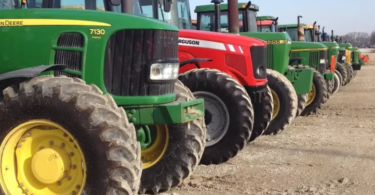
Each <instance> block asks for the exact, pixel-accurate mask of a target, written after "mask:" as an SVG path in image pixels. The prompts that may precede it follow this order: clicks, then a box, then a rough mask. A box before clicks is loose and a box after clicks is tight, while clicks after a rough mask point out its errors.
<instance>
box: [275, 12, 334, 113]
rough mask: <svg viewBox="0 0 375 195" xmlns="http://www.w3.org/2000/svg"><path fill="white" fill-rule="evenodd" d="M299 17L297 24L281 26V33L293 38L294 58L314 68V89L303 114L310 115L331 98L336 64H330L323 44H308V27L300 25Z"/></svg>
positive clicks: (279, 28) (279, 29) (292, 54)
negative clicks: (306, 39)
mask: <svg viewBox="0 0 375 195" xmlns="http://www.w3.org/2000/svg"><path fill="white" fill-rule="evenodd" d="M301 17H302V16H298V17H297V18H298V23H297V24H286V25H279V26H278V31H279V32H287V33H288V34H289V36H290V37H291V38H292V53H291V56H292V57H296V58H299V59H300V63H301V64H303V65H305V66H309V67H312V68H314V78H313V88H312V90H311V91H310V93H309V98H308V101H307V104H308V105H307V106H306V108H305V110H304V111H303V112H305V113H302V114H305V115H310V114H312V113H316V112H317V111H318V109H320V108H321V106H322V105H323V104H325V103H326V101H327V99H328V98H329V95H330V91H331V90H329V86H331V87H332V85H331V83H332V80H333V78H334V74H333V73H332V72H334V70H333V69H334V67H333V66H334V64H329V63H328V51H327V50H328V48H327V47H326V46H325V45H323V44H321V43H313V42H306V41H305V36H306V37H308V36H310V35H309V34H308V33H309V31H306V33H307V34H306V35H305V30H306V27H307V25H305V24H302V23H300V18H301Z"/></svg>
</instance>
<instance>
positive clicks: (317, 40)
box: [315, 34, 320, 42]
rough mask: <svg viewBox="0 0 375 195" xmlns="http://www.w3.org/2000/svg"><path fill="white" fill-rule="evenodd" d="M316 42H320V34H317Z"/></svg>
mask: <svg viewBox="0 0 375 195" xmlns="http://www.w3.org/2000/svg"><path fill="white" fill-rule="evenodd" d="M315 42H320V39H319V35H318V34H315Z"/></svg>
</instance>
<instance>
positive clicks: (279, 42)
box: [195, 0, 313, 135]
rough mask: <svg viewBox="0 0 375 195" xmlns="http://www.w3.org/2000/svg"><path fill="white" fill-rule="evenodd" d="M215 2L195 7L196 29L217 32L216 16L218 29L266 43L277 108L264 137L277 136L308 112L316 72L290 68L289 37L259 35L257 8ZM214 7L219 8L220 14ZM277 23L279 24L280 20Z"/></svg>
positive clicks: (269, 76)
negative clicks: (310, 92)
mask: <svg viewBox="0 0 375 195" xmlns="http://www.w3.org/2000/svg"><path fill="white" fill-rule="evenodd" d="M213 2H216V3H215V5H212V4H210V5H200V6H197V7H196V8H195V12H196V13H197V29H199V30H203V31H215V28H214V27H215V25H214V22H215V20H216V19H217V18H216V16H220V18H218V19H219V21H220V23H219V27H216V28H217V29H218V30H219V31H221V32H230V33H237V32H236V31H233V30H236V29H238V31H239V34H240V35H242V36H247V37H254V38H258V39H261V40H264V41H266V43H267V79H268V86H269V87H270V88H271V91H272V96H273V99H274V108H275V109H274V112H273V115H272V121H271V123H270V125H269V127H268V128H267V130H266V131H265V134H268V135H270V134H277V133H278V132H280V131H282V130H284V128H285V127H286V126H287V125H288V124H290V123H291V122H292V120H293V119H294V118H295V117H296V116H298V115H300V113H301V112H302V110H304V109H305V105H306V100H307V93H308V92H309V91H310V90H311V89H312V77H313V70H312V69H311V68H299V67H296V68H293V67H289V66H288V65H289V60H290V56H289V55H290V52H291V39H290V37H289V36H288V34H286V33H276V32H273V33H270V32H258V26H257V16H256V15H257V12H258V11H259V7H258V6H257V5H255V4H253V3H251V2H248V3H247V4H246V3H237V1H232V0H231V1H228V2H229V4H220V0H219V1H213ZM219 4H220V5H219ZM231 7H232V8H233V9H230V8H231ZM215 8H219V11H220V12H218V11H216V10H217V9H215ZM231 17H237V23H236V25H237V28H236V29H233V30H232V29H231V28H229V27H230V26H229V23H230V22H231V19H230V18H231ZM271 19H272V18H271ZM275 22H276V23H277V19H275ZM297 95H298V96H297Z"/></svg>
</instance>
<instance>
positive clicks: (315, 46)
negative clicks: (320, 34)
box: [292, 41, 328, 51]
mask: <svg viewBox="0 0 375 195" xmlns="http://www.w3.org/2000/svg"><path fill="white" fill-rule="evenodd" d="M327 49H328V48H327V47H326V46H325V45H323V44H321V43H312V42H303V41H292V51H310V50H315V51H319V50H327Z"/></svg>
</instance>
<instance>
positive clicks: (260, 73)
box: [139, 0, 273, 165]
mask: <svg viewBox="0 0 375 195" xmlns="http://www.w3.org/2000/svg"><path fill="white" fill-rule="evenodd" d="M139 3H140V9H141V10H142V13H143V14H145V15H147V16H149V17H153V18H156V19H159V20H163V21H165V22H168V23H170V24H174V25H175V26H177V27H179V28H180V32H179V40H178V42H179V59H180V64H181V65H180V72H179V73H180V76H179V80H180V81H182V82H183V83H184V85H185V86H187V87H188V88H189V89H190V90H191V91H192V92H193V94H194V96H196V97H199V98H204V100H205V108H206V111H205V122H206V125H207V136H206V137H207V140H206V148H205V151H204V154H203V157H202V159H201V163H202V164H206V165H207V164H220V163H222V162H225V161H227V160H229V159H230V158H232V157H234V156H235V155H236V154H237V153H238V152H239V151H240V150H241V149H242V148H243V147H244V146H245V145H246V143H247V142H248V141H252V140H254V139H255V138H256V137H258V136H259V135H261V134H262V133H263V132H264V130H265V129H266V128H267V127H268V125H269V123H270V120H271V117H272V111H273V99H272V95H271V92H270V90H269V89H268V87H267V78H266V77H267V73H266V43H265V42H264V41H262V40H259V39H255V38H249V37H244V36H240V35H235V34H226V33H216V32H204V31H196V30H184V29H192V24H191V18H190V8H189V1H188V0H172V1H170V0H164V1H160V0H139ZM217 5H218V4H217ZM236 10H237V8H236ZM234 19H236V17H234ZM219 24H220V22H219V21H215V23H214V24H212V25H215V27H217V28H218V27H219ZM231 24H233V25H235V24H237V25H238V24H239V22H238V17H237V21H236V22H232V23H231ZM237 28H238V27H237Z"/></svg>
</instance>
